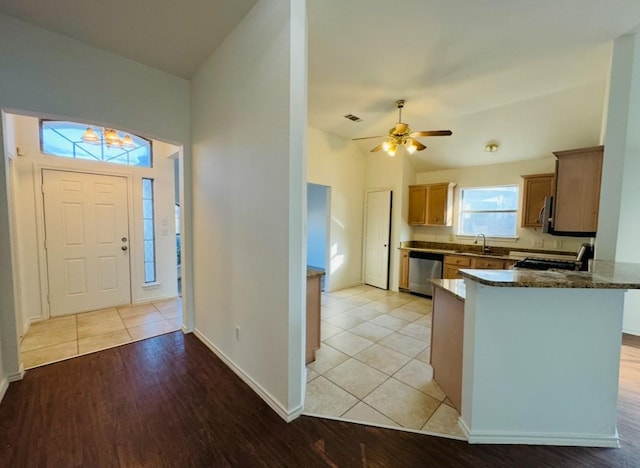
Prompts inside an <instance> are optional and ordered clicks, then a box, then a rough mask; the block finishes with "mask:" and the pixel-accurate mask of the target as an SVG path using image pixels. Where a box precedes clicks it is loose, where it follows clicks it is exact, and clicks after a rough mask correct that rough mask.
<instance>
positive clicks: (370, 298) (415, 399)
mask: <svg viewBox="0 0 640 468" xmlns="http://www.w3.org/2000/svg"><path fill="white" fill-rule="evenodd" d="M320 330H321V340H322V345H321V347H320V349H319V350H318V352H317V354H316V360H315V361H314V362H312V363H310V364H309V365H308V366H307V391H306V400H305V414H308V415H316V416H325V417H331V418H335V419H342V420H346V421H354V422H359V423H364V424H373V425H378V426H385V427H394V428H398V429H410V430H412V431H418V432H425V433H428V434H438V435H443V436H446V437H453V438H459V439H464V435H463V433H462V431H461V430H460V428H459V427H458V423H457V421H458V417H459V414H458V412H457V411H456V409H455V408H454V407H453V405H452V404H451V402H450V401H449V400H448V399H447V398H446V396H445V394H444V393H443V392H442V390H441V389H440V388H439V387H438V385H437V384H436V383H435V381H434V380H433V369H432V368H431V366H430V365H429V343H430V337H431V300H429V299H426V298H422V297H418V296H413V295H410V294H406V293H395V292H392V291H385V290H382V289H378V288H374V287H372V286H367V285H361V286H356V287H353V288H348V289H343V290H340V291H335V292H332V293H325V294H323V295H322V323H321V327H320Z"/></svg>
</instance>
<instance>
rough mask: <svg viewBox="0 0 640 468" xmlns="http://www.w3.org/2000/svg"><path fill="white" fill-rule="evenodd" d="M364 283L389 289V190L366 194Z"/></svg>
mask: <svg viewBox="0 0 640 468" xmlns="http://www.w3.org/2000/svg"><path fill="white" fill-rule="evenodd" d="M366 220H367V225H366V230H365V238H364V244H365V259H364V265H365V266H364V271H365V274H364V282H365V283H367V284H370V285H371V286H376V287H378V288H382V289H388V288H389V242H390V236H391V190H386V191H380V192H368V193H367V205H366Z"/></svg>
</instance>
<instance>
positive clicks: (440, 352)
mask: <svg viewBox="0 0 640 468" xmlns="http://www.w3.org/2000/svg"><path fill="white" fill-rule="evenodd" d="M431 320H432V322H431V367H433V380H435V381H436V383H437V384H438V386H439V387H440V388H441V389H442V391H443V392H444V393H445V395H447V397H449V400H451V403H453V406H455V407H456V409H457V410H458V412H459V411H460V409H461V406H462V343H463V330H464V301H463V300H462V299H458V298H457V297H455V296H453V295H452V294H450V293H448V292H446V291H443V290H442V289H440V288H438V287H436V288H435V290H434V291H433V309H432V314H431Z"/></svg>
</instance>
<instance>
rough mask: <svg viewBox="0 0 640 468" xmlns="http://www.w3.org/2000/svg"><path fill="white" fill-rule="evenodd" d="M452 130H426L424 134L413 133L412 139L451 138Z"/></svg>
mask: <svg viewBox="0 0 640 468" xmlns="http://www.w3.org/2000/svg"><path fill="white" fill-rule="evenodd" d="M452 134H453V132H452V131H451V130H424V131H422V132H413V133H412V134H411V135H409V136H411V137H428V136H449V135H452Z"/></svg>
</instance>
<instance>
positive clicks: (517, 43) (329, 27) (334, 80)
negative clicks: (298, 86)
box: [0, 0, 640, 170]
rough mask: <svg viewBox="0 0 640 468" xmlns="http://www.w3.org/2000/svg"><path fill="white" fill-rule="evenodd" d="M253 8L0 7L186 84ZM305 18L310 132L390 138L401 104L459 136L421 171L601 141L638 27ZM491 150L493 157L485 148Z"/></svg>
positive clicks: (516, 20) (423, 8)
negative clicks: (628, 36)
mask: <svg viewBox="0 0 640 468" xmlns="http://www.w3.org/2000/svg"><path fill="white" fill-rule="evenodd" d="M255 3H256V0H189V1H186V2H177V1H175V0H136V1H127V0H110V1H108V2H104V1H98V0H66V1H64V2H44V1H41V0H0V12H3V13H6V14H8V15H11V16H14V17H17V18H19V19H22V20H24V21H26V22H30V23H33V24H36V25H39V26H41V27H44V28H47V29H50V30H53V31H56V32H59V33H61V34H65V35H67V36H70V37H73V38H75V39H78V40H81V41H83V42H87V43H89V44H92V45H94V46H97V47H100V48H103V49H106V50H109V51H112V52H114V53H116V54H119V55H122V56H124V57H127V58H129V59H132V60H135V61H138V62H140V63H143V64H146V65H149V66H151V67H154V68H158V69H160V70H164V71H166V72H168V73H171V74H174V75H177V76H181V77H184V78H189V77H191V76H192V75H193V74H194V73H195V72H196V71H197V69H198V67H199V66H200V64H202V62H203V61H204V60H205V59H206V58H207V57H208V56H209V55H210V54H211V53H212V52H213V51H214V50H215V48H216V47H217V46H218V45H219V44H220V43H221V42H222V41H223V40H224V38H225V37H226V36H227V35H228V34H229V32H230V31H231V30H232V29H233V27H234V26H235V25H236V24H237V23H238V22H239V21H240V20H241V19H242V17H244V15H246V13H247V12H248V11H249V10H250V9H251V7H252V6H253V5H254V4H255ZM308 10H309V124H310V125H311V126H313V127H315V128H318V129H320V130H323V131H325V132H328V133H332V134H335V135H338V136H341V137H343V138H346V139H350V138H355V137H362V136H369V135H384V134H386V133H387V131H388V129H389V128H390V127H391V126H393V124H394V123H395V122H396V120H397V111H396V109H395V107H394V101H395V100H396V99H399V98H403V99H406V100H407V104H406V107H405V110H404V111H403V121H405V122H407V123H409V124H410V125H411V127H412V128H413V129H414V130H431V129H446V128H448V129H451V130H452V131H453V133H454V134H453V136H451V137H434V138H423V139H422V141H423V142H424V143H425V144H427V146H428V148H427V149H426V150H425V151H422V152H420V153H416V154H415V155H413V156H411V158H412V161H413V163H414V165H415V166H416V167H417V168H418V170H426V169H434V168H444V167H459V166H470V165H478V164H489V163H498V162H506V161H511V160H517V159H530V158H536V157H541V156H544V155H548V154H550V151H553V150H558V149H566V148H570V147H573V146H575V145H579V144H597V143H599V138H600V122H599V119H600V117H601V115H602V109H603V104H604V101H605V93H606V79H607V76H608V72H609V63H610V59H611V43H612V41H613V40H614V39H615V38H617V37H619V36H620V35H622V34H625V33H629V32H635V31H637V30H638V27H639V26H640V2H638V1H637V0H616V1H615V2H603V1H601V0H562V1H560V2H559V1H557V0H553V1H552V0H537V1H531V0H510V1H504V0H482V1H478V0H456V1H451V0H398V1H396V2H391V3H390V2H388V1H382V0H309V1H308ZM349 113H351V114H355V115H357V116H359V117H360V118H362V121H361V122H359V123H354V122H351V121H349V120H347V119H345V118H344V117H343V116H344V115H345V114H349ZM490 141H495V142H497V143H498V144H499V145H500V150H499V151H498V152H497V153H491V154H489V153H485V152H484V146H485V144H486V143H488V142H490ZM379 142H380V141H379V140H367V141H365V142H361V143H358V144H359V145H360V146H361V148H362V149H363V151H367V150H368V149H370V148H371V147H373V146H375V145H376V144H378V143H379ZM375 156H380V153H375ZM372 157H373V156H372Z"/></svg>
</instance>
